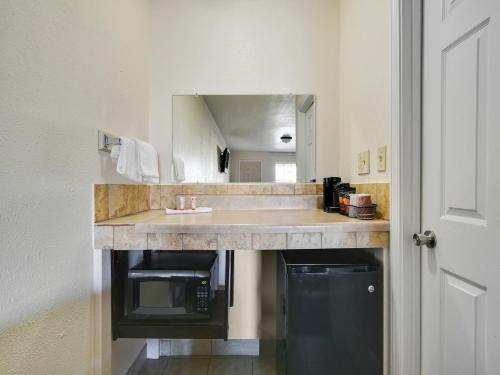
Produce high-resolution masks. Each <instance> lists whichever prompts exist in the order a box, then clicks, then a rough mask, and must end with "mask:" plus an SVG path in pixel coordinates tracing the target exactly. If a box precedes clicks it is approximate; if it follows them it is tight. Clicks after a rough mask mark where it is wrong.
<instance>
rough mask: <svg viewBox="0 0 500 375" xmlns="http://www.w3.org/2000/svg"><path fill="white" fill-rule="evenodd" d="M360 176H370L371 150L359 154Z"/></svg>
mask: <svg viewBox="0 0 500 375" xmlns="http://www.w3.org/2000/svg"><path fill="white" fill-rule="evenodd" d="M358 174H370V150H366V151H363V152H360V153H359V154H358Z"/></svg>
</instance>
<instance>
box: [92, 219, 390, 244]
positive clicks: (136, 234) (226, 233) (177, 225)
mask: <svg viewBox="0 0 500 375" xmlns="http://www.w3.org/2000/svg"><path fill="white" fill-rule="evenodd" d="M388 232H389V221H387V220H365V221H364V220H358V219H353V218H349V217H346V216H342V215H340V214H329V213H325V212H323V211H322V210H319V209H304V210H302V209H301V210H296V209H276V210H230V211H229V210H227V211H226V210H218V211H213V212H212V213H206V214H191V215H165V212H164V210H150V211H145V212H142V213H138V214H134V215H130V216H124V217H121V218H118V219H111V220H106V221H102V222H99V223H96V224H95V236H94V240H95V244H94V247H95V248H97V249H99V248H112V249H115V250H133V249H137V250H143V249H151V250H155V249H158V250H182V249H184V250H189V249H200V250H224V249H233V250H237V249H253V250H264V249H301V248H306V249H309V248H356V247H365V248H367V247H383V248H385V247H388V242H389V233H388Z"/></svg>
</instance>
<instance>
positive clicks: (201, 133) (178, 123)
mask: <svg viewBox="0 0 500 375" xmlns="http://www.w3.org/2000/svg"><path fill="white" fill-rule="evenodd" d="M173 124H174V130H173V137H174V139H175V142H174V144H173V153H174V155H176V156H177V157H179V158H181V159H182V160H183V161H184V169H185V177H186V179H185V180H184V181H182V182H229V175H228V174H226V173H219V170H218V162H219V161H218V159H217V146H219V147H220V149H221V150H222V151H223V150H224V149H225V148H226V147H227V144H226V140H225V139H224V137H223V136H222V134H221V132H220V129H219V127H218V126H217V123H216V122H215V120H214V118H213V117H212V114H211V113H210V110H209V109H208V107H207V104H206V103H205V100H204V99H203V97H201V96H198V97H196V96H193V95H183V96H175V97H174V98H173Z"/></svg>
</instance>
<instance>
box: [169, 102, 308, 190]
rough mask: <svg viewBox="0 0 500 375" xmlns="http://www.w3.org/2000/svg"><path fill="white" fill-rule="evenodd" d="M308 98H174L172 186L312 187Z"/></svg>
mask: <svg viewBox="0 0 500 375" xmlns="http://www.w3.org/2000/svg"><path fill="white" fill-rule="evenodd" d="M315 102H316V100H315V96H314V95H174V96H173V102H172V117H173V118H172V123H173V142H172V144H173V147H172V149H173V159H172V160H173V173H174V181H176V182H205V183H218V182H315V178H316V126H315V111H316V108H315Z"/></svg>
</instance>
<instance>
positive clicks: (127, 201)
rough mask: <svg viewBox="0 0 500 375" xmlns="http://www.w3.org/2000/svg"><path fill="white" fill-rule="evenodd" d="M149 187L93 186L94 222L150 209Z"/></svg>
mask: <svg viewBox="0 0 500 375" xmlns="http://www.w3.org/2000/svg"><path fill="white" fill-rule="evenodd" d="M150 195H151V186H149V185H105V184H97V185H94V205H95V216H94V219H95V221H96V222H99V221H103V220H108V219H115V218H118V217H122V216H126V215H132V214H136V213H138V212H142V211H147V210H149V209H150Z"/></svg>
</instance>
